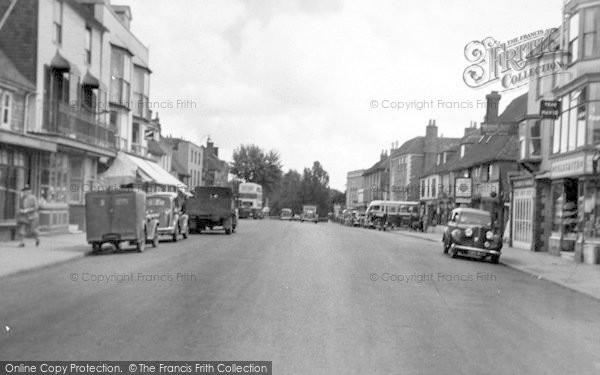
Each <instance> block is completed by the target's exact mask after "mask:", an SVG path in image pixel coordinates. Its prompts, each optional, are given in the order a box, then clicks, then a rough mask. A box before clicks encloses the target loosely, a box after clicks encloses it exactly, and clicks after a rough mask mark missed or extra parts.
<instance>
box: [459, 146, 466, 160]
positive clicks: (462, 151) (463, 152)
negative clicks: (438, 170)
mask: <svg viewBox="0 0 600 375" xmlns="http://www.w3.org/2000/svg"><path fill="white" fill-rule="evenodd" d="M465 150H466V145H460V157H461V158H463V157H464V156H465Z"/></svg>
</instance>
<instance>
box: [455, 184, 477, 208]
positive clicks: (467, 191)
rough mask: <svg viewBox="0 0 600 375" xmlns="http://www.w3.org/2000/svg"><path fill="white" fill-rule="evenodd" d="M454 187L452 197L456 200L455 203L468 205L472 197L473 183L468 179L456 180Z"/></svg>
mask: <svg viewBox="0 0 600 375" xmlns="http://www.w3.org/2000/svg"><path fill="white" fill-rule="evenodd" d="M454 185H455V188H454V197H455V198H456V202H457V203H470V202H471V198H472V196H473V181H472V180H471V179H470V178H457V179H456V180H455V181H454ZM465 200H466V201H465Z"/></svg>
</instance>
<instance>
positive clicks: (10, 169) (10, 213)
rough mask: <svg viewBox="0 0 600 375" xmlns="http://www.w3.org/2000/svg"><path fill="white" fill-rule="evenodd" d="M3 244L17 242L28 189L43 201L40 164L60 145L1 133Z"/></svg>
mask: <svg viewBox="0 0 600 375" xmlns="http://www.w3.org/2000/svg"><path fill="white" fill-rule="evenodd" d="M0 136H1V139H2V142H0V241H9V240H13V239H14V238H15V234H16V230H17V223H16V217H17V212H18V211H17V210H18V202H19V195H20V192H21V189H23V187H24V186H25V185H29V186H31V188H32V191H33V194H34V195H36V197H37V198H38V200H41V188H40V185H39V183H38V181H37V176H39V174H40V173H41V172H42V171H43V166H42V165H41V164H40V161H41V160H42V159H43V158H45V157H49V156H50V155H52V153H54V152H55V151H56V144H54V143H52V142H47V141H44V140H43V139H40V138H38V137H35V136H30V135H27V134H18V133H15V132H9V131H3V130H0Z"/></svg>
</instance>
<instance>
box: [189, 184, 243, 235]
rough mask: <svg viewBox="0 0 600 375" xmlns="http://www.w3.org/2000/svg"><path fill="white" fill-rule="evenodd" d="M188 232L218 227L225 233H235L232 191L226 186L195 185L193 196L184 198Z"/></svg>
mask: <svg viewBox="0 0 600 375" xmlns="http://www.w3.org/2000/svg"><path fill="white" fill-rule="evenodd" d="M184 211H185V213H186V214H187V215H188V226H189V228H190V232H193V233H201V232H202V231H203V230H206V229H210V230H212V229H213V228H215V227H220V228H222V229H223V230H224V231H225V234H231V233H235V229H236V226H237V215H236V207H235V198H234V196H233V191H232V190H231V188H228V187H220V186H197V187H196V189H194V194H193V197H191V198H189V199H187V200H186V202H185V205H184Z"/></svg>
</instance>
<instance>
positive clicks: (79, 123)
mask: <svg viewBox="0 0 600 375" xmlns="http://www.w3.org/2000/svg"><path fill="white" fill-rule="evenodd" d="M44 115H45V116H44V118H45V121H44V125H43V130H44V131H45V132H47V133H54V134H58V135H60V136H63V137H65V138H70V139H74V140H77V141H80V142H84V143H87V144H89V145H93V146H97V147H102V148H105V149H109V150H116V136H115V133H116V129H115V128H113V127H112V126H111V125H109V124H108V123H106V122H102V121H100V120H98V119H97V118H96V116H95V115H94V114H92V113H90V112H89V111H88V110H87V109H85V108H82V107H72V106H69V105H68V104H67V103H63V102H52V101H46V102H44Z"/></svg>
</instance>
